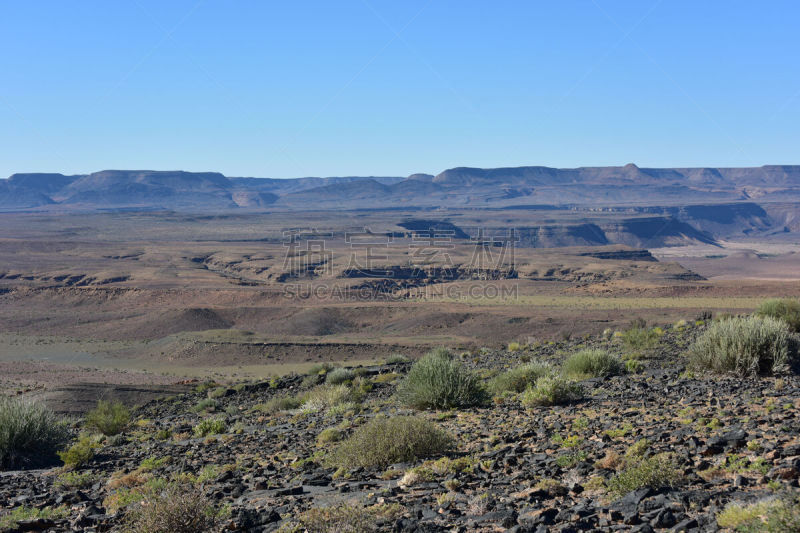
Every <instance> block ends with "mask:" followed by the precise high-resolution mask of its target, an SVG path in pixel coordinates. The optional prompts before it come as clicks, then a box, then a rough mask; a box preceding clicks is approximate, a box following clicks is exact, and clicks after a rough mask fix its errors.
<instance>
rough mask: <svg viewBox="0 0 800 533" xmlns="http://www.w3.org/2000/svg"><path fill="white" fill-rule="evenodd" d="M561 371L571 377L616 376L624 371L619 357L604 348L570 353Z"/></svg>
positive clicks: (623, 365)
mask: <svg viewBox="0 0 800 533" xmlns="http://www.w3.org/2000/svg"><path fill="white" fill-rule="evenodd" d="M562 371H563V372H564V374H565V375H567V376H569V377H572V378H579V379H580V378H588V377H592V378H596V377H601V376H616V375H619V374H622V373H623V372H624V371H625V364H624V363H623V362H622V360H620V358H619V357H617V356H615V355H613V354H610V353H608V352H607V351H605V350H597V349H589V350H581V351H579V352H576V353H574V354H572V355H570V356H569V357H568V358H567V360H566V361H564V365H563V366H562Z"/></svg>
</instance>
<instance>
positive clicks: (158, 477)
mask: <svg viewBox="0 0 800 533" xmlns="http://www.w3.org/2000/svg"><path fill="white" fill-rule="evenodd" d="M291 216H292V217H294V218H293V220H292V223H288V222H287V221H286V220H285V219H284V218H283V217H281V216H278V215H275V214H272V215H270V214H257V213H251V214H243V215H242V214H239V215H220V216H213V215H212V216H192V215H186V214H181V213H172V212H167V213H162V212H121V213H88V214H87V213H72V212H67V213H5V214H0V388H2V391H3V393H4V394H5V395H11V396H25V397H31V398H36V399H39V400H42V401H44V402H45V403H46V404H47V405H48V406H50V407H51V408H52V409H54V410H56V411H57V412H59V413H64V414H67V415H69V416H72V417H75V418H74V432H75V435H77V434H78V432H79V431H80V428H81V427H82V422H81V418H80V417H81V416H83V414H84V413H86V412H87V411H88V410H89V409H91V408H93V407H94V406H95V405H96V403H97V401H98V400H121V401H122V402H123V403H125V404H126V405H128V406H129V407H131V408H135V409H134V410H133V420H132V422H131V424H130V425H129V426H128V427H127V429H126V430H125V431H124V432H122V433H121V434H120V435H116V436H113V437H106V438H104V439H98V440H96V442H95V443H94V444H92V446H91V448H92V453H91V458H90V459H88V460H86V461H85V462H82V463H81V464H80V465H79V466H76V467H75V468H74V469H71V470H70V469H65V468H63V467H59V466H55V467H48V468H44V469H32V470H31V469H29V470H20V471H8V472H0V526H2V527H7V528H9V530H12V531H39V530H50V531H65V530H74V531H105V530H109V529H112V528H118V527H122V525H124V524H125V516H126V509H128V508H129V506H133V505H134V504H136V503H137V502H139V501H140V500H142V499H143V498H144V497H145V496H144V495H145V493H146V490H147V489H148V487H149V488H152V487H153V486H159V485H158V484H159V483H179V482H180V483H181V484H182V485H181V486H183V487H186V486H189V487H191V490H193V491H195V493H196V494H197V495H198V496H197V497H198V498H202V499H203V501H207V502H210V503H209V504H208V505H209V506H210V508H213V509H214V510H215V511H214V512H217V513H219V520H218V521H217V522H216V523H217V525H216V526H215V527H217V528H218V529H219V530H240V531H272V530H277V529H279V528H284V530H292V528H299V529H298V530H300V531H302V530H303V528H305V529H307V530H309V531H370V530H373V529H374V530H388V531H502V530H512V531H542V532H544V531H563V532H566V531H589V530H597V531H614V530H632V531H653V530H657V531H662V530H663V531H712V530H717V529H719V528H720V527H722V526H723V525H724V524H725V522H724V519H723V520H722V522H720V521H719V516H720V514H721V513H722V512H723V510H724V509H725V508H726V506H729V505H730V504H731V503H738V504H741V505H747V504H751V503H754V502H760V501H770V498H773V497H774V496H775V495H784V494H791V493H792V491H796V490H797V486H798V476H800V424H799V423H798V412H799V410H800V378H798V376H797V375H796V374H792V373H788V374H786V375H780V376H770V377H758V378H739V377H732V376H713V375H701V374H696V373H693V372H690V371H687V364H686V357H685V353H686V351H687V349H688V348H689V346H690V345H691V344H692V342H693V341H694V339H695V338H697V337H698V336H699V335H701V334H702V333H703V332H704V331H705V330H706V329H707V328H708V327H709V325H710V324H711V323H712V322H713V320H714V319H715V318H717V317H721V316H725V315H745V314H749V313H751V312H752V311H753V310H754V309H755V308H757V307H758V306H759V304H761V302H763V301H764V300H765V299H767V298H770V297H781V298H786V297H794V298H797V297H800V254H798V253H797V252H798V251H800V245H796V244H792V243H791V242H789V241H787V240H773V241H771V242H762V241H760V240H750V241H748V240H746V239H744V238H739V239H732V240H729V241H720V242H717V243H713V244H708V243H702V242H697V241H692V242H686V243H684V244H682V245H680V243H672V244H678V245H664V246H642V247H634V246H629V245H622V244H609V245H603V246H566V247H558V248H532V247H519V248H515V249H514V256H513V258H509V257H504V258H501V259H498V257H499V256H498V252H499V251H500V249H501V248H502V246H497V245H486V243H485V242H483V243H480V244H476V243H475V242H473V240H469V239H458V238H456V239H453V238H452V233H449V232H450V231H453V230H452V228H451V227H450V226H447V225H440V226H439V228H438V229H439V230H442V231H444V232H445V234H446V237H442V238H440V239H439V241H437V242H436V243H434V244H431V242H428V244H427V246H428V248H435V249H436V252H437V253H438V256H437V257H438V258H439V259H440V260H441V259H442V257H443V256H446V257H447V266H448V268H441V267H439V266H435V265H434V266H430V265H428V266H426V267H425V268H422V269H417V268H415V265H414V261H413V260H414V259H415V258H416V257H417V256H415V255H414V254H415V253H416V252H415V250H417V251H418V250H419V249H420V244H419V240H418V239H416V238H415V237H414V236H413V235H412V233H410V232H409V233H403V231H402V228H398V227H397V226H393V225H388V226H387V224H386V223H385V222H381V221H385V220H386V219H387V213H386V212H380V213H378V212H371V211H368V210H365V211H353V212H348V213H346V214H337V215H336V216H335V217H332V216H331V215H330V213H325V212H308V213H301V214H298V213H293V214H292V215H291ZM391 216H392V217H394V218H397V219H400V218H402V217H403V216H418V217H419V214H414V213H406V214H404V213H402V212H400V213H397V212H392V213H391ZM464 216H470V215H469V214H468V213H467V214H465V215H464ZM515 216H519V215H518V214H517V213H515V212H500V213H495V214H492V215H491V218H490V219H489V220H488V222H487V220H486V219H484V220H482V221H481V223H484V224H487V225H488V226H489V227H490V228H493V231H494V232H493V233H492V235H494V236H495V237H496V236H498V235H501V234H502V231H501V229H504V228H506V227H510V226H509V224H510V222H509V220H511V221H512V222H513V218H514V217H515ZM343 221H344V222H343ZM294 222H296V223H294ZM289 226H296V227H303V228H315V229H316V228H324V229H325V231H306V232H305V233H302V232H301V233H300V237H299V238H298V240H297V241H295V240H293V236H292V234H291V233H290V234H289V236H288V240H287V235H286V233H285V229H286V228H287V227H289ZM359 227H361V228H363V227H370V228H372V232H371V234H367V237H368V238H370V239H374V237H375V236H376V235H377V236H379V237H381V238H385V236H386V235H389V236H390V239H389V241H388V244H387V243H385V242H382V241H380V239H379V243H378V244H377V245H376V244H375V243H374V242H371V244H369V245H368V246H361V247H359V246H356V245H355V244H354V243H355V241H353V240H351V239H350V237H349V236H346V233H347V232H348V231H352V230H353V228H359ZM456 229H458V228H456ZM398 230H400V231H398ZM431 232H433V230H431ZM362 237H363V235H362ZM429 241H430V239H429ZM356 244H357V243H356ZM661 244H663V243H661ZM315 246H316V247H315ZM476 250H479V251H481V253H484V254H486V257H485V260H486V261H487V263H485V264H482V266H480V267H476V266H475V262H474V261H475V257H476ZM428 253H429V254H432V253H433V252H432V251H431V250H430V249H429V250H428ZM357 254H372V255H371V256H370V264H369V265H367V266H364V264H361V265H360V270H359V269H355V268H354V266H353V259H354V257H355V258H356V259H358V255H357ZM365 257H366V256H365ZM357 270H358V273H356V271H357ZM381 273H382V274H381ZM632 324H638V325H639V327H637V328H633V330H634V331H637V332H642V335H643V336H644V337H643V338H633V335H631V334H629V333H628V332H629V331H631V330H632ZM642 324H645V326H641V325H642ZM440 347H444V348H446V349H448V350H449V351H450V352H451V353H452V354H453V357H454V358H455V360H457V361H458V362H459V364H461V365H462V366H463V367H464V368H466V369H469V370H471V371H473V372H474V375H475V376H477V377H478V378H479V380H480V381H481V382H482V383H485V384H486V385H487V386H489V387H490V388H491V387H492V385H491V383H492V380H493V379H495V378H497V376H498V375H501V374H502V373H503V372H506V371H508V370H509V369H513V368H515V367H518V366H520V365H525V364H528V363H531V362H542V363H546V364H548V365H550V367H551V368H554V369H555V368H559V367H560V366H561V365H562V363H563V362H564V360H565V359H567V358H568V357H569V355H570V354H573V353H575V352H578V351H581V350H584V349H587V348H592V349H595V348H596V349H602V350H605V351H607V352H609V353H611V354H613V355H615V356H618V357H619V358H620V360H621V361H626V362H629V361H633V363H626V364H627V367H626V368H627V370H626V371H625V372H622V373H621V374H620V375H614V376H608V377H588V378H587V377H585V376H584V378H585V379H578V380H577V381H578V383H579V388H580V389H581V392H580V394H579V395H578V397H576V398H575V399H574V401H571V402H569V403H566V404H564V405H553V406H541V405H532V404H530V403H526V402H525V401H523V399H522V397H521V396H520V395H517V394H516V393H515V394H512V393H511V391H509V390H506V391H505V392H504V393H498V394H493V398H492V399H491V400H489V401H487V402H485V403H483V404H481V405H475V406H471V407H464V408H439V409H427V410H414V409H411V408H409V407H407V406H405V405H404V404H403V403H402V402H398V400H397V397H396V396H397V389H398V387H399V386H400V384H401V383H402V382H403V380H404V379H405V376H406V375H407V374H408V373H409V372H410V370H411V368H412V362H413V361H414V360H417V359H419V358H420V357H421V356H422V355H423V354H425V353H427V352H429V351H430V350H433V349H436V348H440ZM340 367H347V368H348V369H349V370H335V369H336V368H340ZM333 375H339V376H340V377H339V378H333V379H331V378H332V376H333ZM411 415H413V416H415V417H419V418H421V419H424V420H426V421H428V422H431V423H434V424H435V425H436V426H437V427H438V428H440V429H441V430H442V431H445V432H446V433H447V435H449V438H450V439H451V441H450V442H449V444H448V446H447V447H446V450H444V451H439V452H435V453H431V454H429V455H428V456H426V457H424V458H420V459H418V460H409V461H399V462H398V461H392V462H388V463H385V462H381V461H378V462H377V463H375V464H371V465H365V464H360V463H359V462H358V461H347V460H343V459H341V458H340V457H339V454H340V453H342V452H341V451H340V446H341V442H344V440H345V439H346V438H347V437H348V436H349V435H352V434H353V433H355V432H356V430H357V429H358V428H361V427H364V426H367V425H368V424H369V423H371V422H373V421H379V422H380V421H381V420H392V419H400V420H402V419H403V418H402V417H404V416H411ZM640 467H641V468H644V467H650V468H652V469H656V470H660V471H662V473H663V474H664V476H666V477H664V479H663V480H662V481H663V483H660V484H656V485H653V486H652V487H649V488H638V489H633V490H626V488H625V487H626V486H625V482H626V479H625V478H624V473H625V472H630V471H631V470H632V469H635V468H640ZM643 475H644V474H643ZM131 508H132V507H131ZM321 508H324V509H327V511H325V512H327V514H325V512H322V514H320V513H319V512H316V514H315V511H314V509H321ZM12 509H17V510H19V509H28V510H30V509H38V510H41V509H46V510H47V511H46V512H37V513H33V514H31V515H30V516H24V517H23V516H21V515H20V516H17V518H19V520H17V519H12V518H9V517H12V516H13V515H9V514H7V513H9V512H10V511H11V510H12ZM310 510H311V511H310ZM320 523H327V524H328V525H331V524H333V525H334V526H335V525H337V524H345V523H350V524H356V525H358V524H362V526H363V527H362V526H359V527H362V529H347V528H346V527H345V526H341V528H340V529H324V528H323V527H322V526H319V524H320ZM326 527H327V526H326ZM337 527H339V526H337Z"/></svg>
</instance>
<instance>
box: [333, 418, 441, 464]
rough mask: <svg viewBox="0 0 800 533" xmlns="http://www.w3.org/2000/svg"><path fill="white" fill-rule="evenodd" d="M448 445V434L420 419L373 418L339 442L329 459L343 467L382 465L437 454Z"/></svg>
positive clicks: (431, 423)
mask: <svg viewBox="0 0 800 533" xmlns="http://www.w3.org/2000/svg"><path fill="white" fill-rule="evenodd" d="M452 446H453V439H452V437H450V435H448V434H447V433H446V432H444V431H443V430H441V429H439V427H438V426H436V424H434V423H433V422H429V421H428V420H425V419H424V418H418V417H415V416H396V417H393V418H376V419H373V420H371V421H370V422H368V423H367V424H365V425H363V426H361V427H359V428H358V429H356V430H355V431H354V432H353V434H352V435H351V436H350V437H349V438H348V439H347V440H345V441H344V442H342V443H341V444H340V445H339V447H338V448H337V449H336V450H335V451H334V453H333V455H332V459H331V460H332V463H333V464H334V465H336V466H343V467H346V468H354V467H358V466H363V467H365V468H373V467H386V466H388V465H390V464H393V463H401V462H409V461H414V460H416V459H424V458H426V457H431V456H434V455H439V454H442V453H445V452H447V451H449V450H450V448H451V447H452Z"/></svg>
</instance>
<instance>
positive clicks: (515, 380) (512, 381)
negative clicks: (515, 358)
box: [488, 363, 552, 394]
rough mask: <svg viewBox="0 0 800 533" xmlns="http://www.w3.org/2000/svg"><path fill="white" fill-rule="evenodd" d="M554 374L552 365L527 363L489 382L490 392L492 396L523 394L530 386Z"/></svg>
mask: <svg viewBox="0 0 800 533" xmlns="http://www.w3.org/2000/svg"><path fill="white" fill-rule="evenodd" d="M551 372H552V368H551V367H550V365H548V364H545V363H526V364H524V365H520V366H518V367H516V368H512V369H511V370H507V371H505V372H503V373H502V374H499V375H497V376H495V377H494V378H492V379H491V380H490V381H489V385H488V388H489V391H490V392H491V393H492V394H502V393H503V392H507V391H510V392H522V391H524V390H525V388H526V387H528V385H532V384H533V383H536V380H537V379H539V378H541V377H542V376H546V375H547V374H550V373H551Z"/></svg>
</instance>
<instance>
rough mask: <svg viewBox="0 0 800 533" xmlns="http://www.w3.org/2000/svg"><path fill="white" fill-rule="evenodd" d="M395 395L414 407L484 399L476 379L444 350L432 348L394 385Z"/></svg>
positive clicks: (443, 406)
mask: <svg viewBox="0 0 800 533" xmlns="http://www.w3.org/2000/svg"><path fill="white" fill-rule="evenodd" d="M397 396H398V398H399V399H400V401H401V402H402V403H403V404H404V405H408V406H410V407H413V408H415V409H451V408H453V407H466V406H472V405H481V404H483V403H485V402H486V400H487V399H488V398H487V394H486V390H485V389H484V388H483V385H482V384H481V382H480V380H479V379H478V378H477V377H476V376H475V375H474V374H473V373H472V372H470V371H469V370H467V369H466V368H465V367H463V366H462V365H461V363H459V362H458V361H455V360H454V359H453V357H452V355H451V354H450V352H448V351H446V350H444V351H443V350H436V351H433V352H431V353H429V354H427V355H425V356H424V357H423V358H422V359H420V360H419V361H417V362H416V363H414V365H413V366H412V367H411V370H409V372H408V375H407V376H406V378H405V379H404V380H403V381H402V382H401V383H400V384H399V385H398V387H397Z"/></svg>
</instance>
